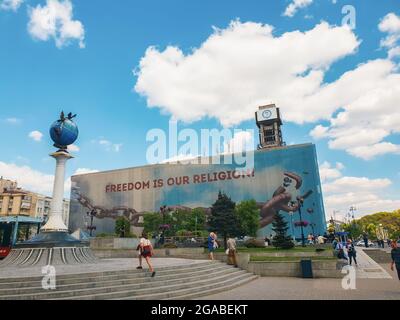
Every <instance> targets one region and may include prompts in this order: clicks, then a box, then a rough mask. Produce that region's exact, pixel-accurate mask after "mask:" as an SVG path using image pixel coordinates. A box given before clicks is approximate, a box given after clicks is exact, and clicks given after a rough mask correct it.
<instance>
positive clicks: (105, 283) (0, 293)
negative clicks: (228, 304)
mask: <svg viewBox="0 0 400 320" xmlns="http://www.w3.org/2000/svg"><path fill="white" fill-rule="evenodd" d="M210 271H212V273H210ZM233 272H235V269H233V268H228V269H227V268H225V267H224V266H218V267H214V268H213V270H210V269H206V270H201V271H197V272H187V273H175V272H174V273H171V272H170V273H169V274H165V275H161V276H160V275H158V274H157V278H149V277H137V276H127V277H126V278H123V279H118V280H108V279H107V280H104V279H102V278H98V279H96V280H95V281H88V280H87V279H79V282H78V283H65V284H59V282H58V281H57V289H56V290H54V291H52V293H54V292H58V291H60V292H63V291H73V290H80V289H89V288H92V289H93V288H110V287H121V286H128V285H129V286H131V288H132V289H133V288H134V287H135V288H136V289H144V288H148V287H152V286H153V285H154V282H155V280H157V283H161V282H162V283H164V284H165V285H169V284H176V283H184V282H186V281H190V280H192V279H193V278H196V279H198V280H202V279H208V278H209V277H210V274H212V275H213V276H217V275H223V274H229V273H233ZM119 277H121V276H119ZM64 282H67V280H64ZM44 292H46V291H44V290H43V288H42V286H41V283H37V282H35V283H34V286H31V287H20V286H19V285H18V287H14V288H7V289H0V299H2V298H3V297H8V296H13V295H29V294H34V293H44Z"/></svg>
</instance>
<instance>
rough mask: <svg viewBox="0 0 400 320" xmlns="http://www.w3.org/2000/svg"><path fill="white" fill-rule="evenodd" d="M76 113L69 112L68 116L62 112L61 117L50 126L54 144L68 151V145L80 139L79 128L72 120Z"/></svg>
mask: <svg viewBox="0 0 400 320" xmlns="http://www.w3.org/2000/svg"><path fill="white" fill-rule="evenodd" d="M75 117H76V115H72V113H69V114H68V116H67V117H65V116H64V112H61V115H60V119H58V120H57V121H55V122H54V123H53V124H52V125H51V127H50V137H51V139H52V140H53V142H54V146H55V147H56V148H59V149H61V150H64V151H66V150H67V146H69V145H71V144H73V143H74V142H75V141H76V139H78V134H79V130H78V127H77V125H76V124H75V122H74V121H73V120H72V119H73V118H75Z"/></svg>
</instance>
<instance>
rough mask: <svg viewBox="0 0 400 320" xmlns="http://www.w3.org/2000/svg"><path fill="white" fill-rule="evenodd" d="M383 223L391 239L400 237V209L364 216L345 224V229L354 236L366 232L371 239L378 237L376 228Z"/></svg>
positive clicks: (356, 236)
mask: <svg viewBox="0 0 400 320" xmlns="http://www.w3.org/2000/svg"><path fill="white" fill-rule="evenodd" d="M379 224H382V226H383V228H384V229H385V230H387V232H388V235H389V237H390V238H391V239H398V238H399V237H400V210H395V211H393V212H378V213H374V214H370V215H367V216H364V217H362V218H360V219H357V220H356V221H354V223H350V224H344V225H343V229H344V230H345V231H348V232H350V234H351V236H352V237H353V238H358V237H360V236H361V235H362V234H363V233H364V232H366V233H367V234H368V236H369V238H370V239H373V240H375V239H376V228H377V227H378V226H379Z"/></svg>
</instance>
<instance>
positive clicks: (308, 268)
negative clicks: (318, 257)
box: [300, 259, 314, 279]
mask: <svg viewBox="0 0 400 320" xmlns="http://www.w3.org/2000/svg"><path fill="white" fill-rule="evenodd" d="M300 264H301V275H302V277H303V278H305V279H312V278H314V276H313V271H312V262H311V259H307V260H305V259H304V260H301V261H300Z"/></svg>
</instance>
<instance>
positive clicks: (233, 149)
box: [223, 131, 254, 153]
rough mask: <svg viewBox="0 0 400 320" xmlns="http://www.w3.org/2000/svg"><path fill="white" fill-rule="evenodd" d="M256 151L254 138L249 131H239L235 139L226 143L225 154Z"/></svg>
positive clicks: (235, 134)
mask: <svg viewBox="0 0 400 320" xmlns="http://www.w3.org/2000/svg"><path fill="white" fill-rule="evenodd" d="M252 150H254V136H253V135H252V134H251V133H250V132H248V131H239V132H235V133H234V134H233V138H232V139H231V140H230V141H228V142H227V143H224V150H223V153H240V152H244V151H252Z"/></svg>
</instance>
